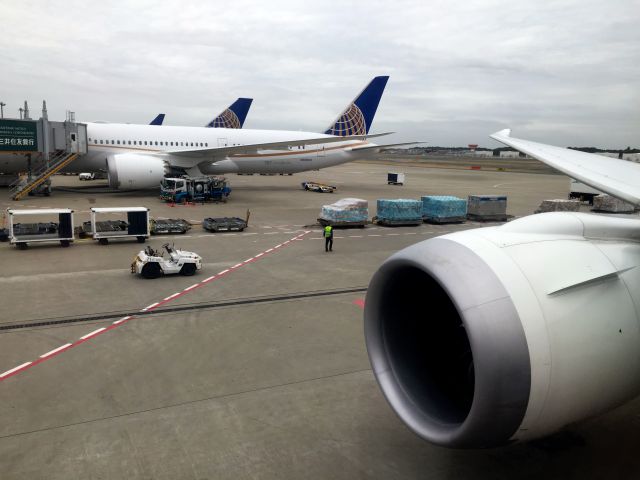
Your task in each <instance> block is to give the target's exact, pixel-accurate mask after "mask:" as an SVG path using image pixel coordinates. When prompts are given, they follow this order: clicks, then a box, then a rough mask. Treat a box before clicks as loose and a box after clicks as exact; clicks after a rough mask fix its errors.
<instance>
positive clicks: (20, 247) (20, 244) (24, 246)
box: [16, 242, 27, 250]
mask: <svg viewBox="0 0 640 480" xmlns="http://www.w3.org/2000/svg"><path fill="white" fill-rule="evenodd" d="M16 247H18V250H26V249H27V242H18V243H16Z"/></svg>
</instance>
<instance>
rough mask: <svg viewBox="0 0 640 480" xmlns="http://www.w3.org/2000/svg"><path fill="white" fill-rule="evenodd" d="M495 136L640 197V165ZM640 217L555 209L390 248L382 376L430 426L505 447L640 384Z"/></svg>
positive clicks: (399, 407)
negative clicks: (395, 251) (490, 225)
mask: <svg viewBox="0 0 640 480" xmlns="http://www.w3.org/2000/svg"><path fill="white" fill-rule="evenodd" d="M492 138H494V139H496V140H498V141H500V142H502V143H504V144H505V145H509V146H511V147H513V148H515V149H517V150H519V151H521V152H524V153H526V154H528V155H530V156H532V157H534V158H537V159H538V160H541V161H542V162H544V163H547V164H549V165H551V166H552V167H554V168H556V169H558V170H560V171H562V172H564V173H566V174H567V175H570V176H571V177H573V178H576V179H578V180H580V181H581V182H584V183H586V184H588V185H590V186H592V187H594V188H596V189H598V190H601V191H603V192H606V193H608V194H610V195H612V196H614V197H617V198H619V199H622V200H625V201H627V202H631V203H633V204H634V205H640V165H638V164H636V163H633V162H627V161H623V160H617V159H612V158H607V157H602V156H599V155H594V154H589V153H583V152H579V151H576V150H568V149H565V148H560V147H554V146H550V145H545V144H541V143H536V142H532V141H528V140H521V139H517V138H512V137H511V136H510V131H509V130H503V131H501V132H497V133H495V134H493V135H492ZM639 239H640V220H638V219H637V218H634V219H623V218H616V217H606V216H602V215H593V214H583V213H569V212H554V213H542V214H538V215H531V216H528V217H524V218H521V219H518V220H514V221H512V222H509V223H507V224H505V225H502V226H499V227H489V228H480V229H472V230H467V231H463V232H456V233H452V234H449V235H445V236H442V237H437V238H433V239H430V240H427V241H424V242H421V243H418V244H416V245H413V246H411V247H408V248H406V249H404V250H402V251H400V252H398V253H396V254H395V255H393V256H392V257H390V258H389V259H388V260H387V261H386V262H385V263H384V264H383V265H382V266H381V267H380V269H379V270H378V271H377V272H376V273H375V275H374V276H373V278H372V280H371V283H370V285H369V289H368V291H367V300H366V306H365V337H366V343H367V349H368V352H369V358H370V360H371V364H372V367H373V371H374V374H375V376H376V378H377V380H378V383H379V384H380V387H381V388H382V391H383V392H384V394H385V396H386V398H387V400H388V402H389V403H390V405H391V407H392V408H393V409H394V410H395V411H396V413H397V414H398V415H399V416H400V418H401V419H402V420H403V421H404V422H405V423H406V424H407V425H408V426H409V427H410V428H411V429H412V430H413V431H414V432H416V433H417V434H418V435H420V436H421V437H423V438H425V439H426V440H428V441H431V442H433V443H437V444H440V445H443V446H447V447H455V448H479V447H493V446H497V445H502V444H506V443H510V442H514V441H523V440H530V439H534V438H537V437H541V436H544V435H548V434H550V433H553V432H555V431H557V430H559V429H560V428H562V427H564V426H565V425H568V424H570V423H573V422H576V421H580V420H582V419H585V418H588V417H591V416H594V415H597V414H600V413H602V412H605V411H608V410H611V409H613V408H614V407H616V406H618V405H621V404H623V403H625V402H626V401H628V400H631V399H633V398H635V397H636V396H637V395H638V394H640V354H638V346H639V345H640V328H639V327H640V318H639V315H640V313H639V312H640V268H638V267H639V266H640V243H639V242H638V240H639Z"/></svg>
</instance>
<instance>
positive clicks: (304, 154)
mask: <svg viewBox="0 0 640 480" xmlns="http://www.w3.org/2000/svg"><path fill="white" fill-rule="evenodd" d="M388 78H389V77H376V78H374V79H373V80H372V81H371V82H370V83H369V85H367V87H365V89H364V90H363V91H362V92H361V93H360V94H359V95H358V96H357V97H356V99H355V100H354V101H353V102H352V103H350V104H349V106H348V107H347V108H346V109H345V111H344V112H343V113H342V114H341V115H340V116H339V117H338V118H337V119H336V121H335V122H334V123H333V124H332V125H331V126H330V127H329V128H328V129H327V131H329V132H331V133H330V134H324V135H323V134H318V133H313V132H299V131H282V130H247V129H230V128H216V129H210V128H199V127H172V126H167V127H163V128H161V129H158V128H152V127H151V126H149V125H130V124H113V123H107V124H103V123H88V124H87V137H88V139H87V140H88V145H89V146H88V153H87V154H86V155H83V156H81V157H79V158H78V159H77V160H75V161H74V162H73V163H72V164H71V166H70V167H69V168H68V169H67V170H70V171H76V172H93V171H105V170H106V171H107V172H108V175H109V184H110V186H111V187H112V188H120V189H140V188H151V187H155V186H157V185H158V184H159V183H160V181H161V180H162V179H163V178H164V176H165V174H166V173H172V174H175V172H176V171H178V172H184V173H187V174H189V175H193V176H197V175H203V174H204V175H217V174H223V173H295V172H303V171H307V170H318V169H320V168H325V167H329V166H333V165H339V164H341V163H346V162H350V161H353V160H356V159H359V158H366V157H369V156H371V155H375V154H376V153H377V152H379V151H380V150H381V149H383V148H385V147H389V146H392V145H375V144H373V143H371V142H369V139H371V138H374V137H377V136H381V135H387V134H386V133H385V134H377V135H369V134H368V132H369V129H370V127H371V123H372V121H373V118H374V115H375V112H376V110H377V107H378V104H379V101H380V98H381V96H382V93H383V91H384V87H385V86H386V83H387V80H388ZM396 145H399V144H394V145H393V146H396ZM23 168H24V167H23Z"/></svg>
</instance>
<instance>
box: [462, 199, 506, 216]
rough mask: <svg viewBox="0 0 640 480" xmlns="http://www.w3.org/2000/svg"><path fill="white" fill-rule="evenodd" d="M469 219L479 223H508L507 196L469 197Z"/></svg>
mask: <svg viewBox="0 0 640 480" xmlns="http://www.w3.org/2000/svg"><path fill="white" fill-rule="evenodd" d="M467 218H468V219H469V220H476V221H479V222H506V221H507V219H508V217H507V196H506V195H469V200H468V202H467Z"/></svg>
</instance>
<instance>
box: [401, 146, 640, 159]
mask: <svg viewBox="0 0 640 480" xmlns="http://www.w3.org/2000/svg"><path fill="white" fill-rule="evenodd" d="M568 148H570V149H572V150H580V151H581V152H587V153H617V154H623V153H640V149H638V148H631V147H627V148H625V149H624V150H615V149H610V148H607V149H600V148H596V147H568ZM475 150H476V151H477V152H493V156H495V157H499V156H500V152H517V150H515V149H514V148H511V147H500V148H485V147H478V148H476V149H475ZM389 151H390V152H392V151H396V152H398V153H410V154H413V155H423V154H429V153H431V154H434V153H436V154H437V153H440V154H443V153H444V154H447V153H448V154H455V153H464V152H468V151H469V147H413V148H407V149H400V148H398V149H393V150H392V149H389Z"/></svg>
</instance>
